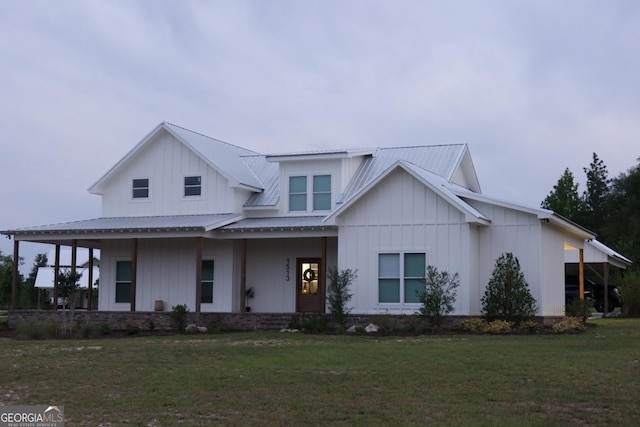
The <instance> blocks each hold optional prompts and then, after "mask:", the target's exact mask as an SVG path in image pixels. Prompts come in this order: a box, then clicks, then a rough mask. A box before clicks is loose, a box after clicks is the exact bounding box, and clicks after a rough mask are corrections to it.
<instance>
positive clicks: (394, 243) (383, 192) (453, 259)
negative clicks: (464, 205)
mask: <svg viewBox="0 0 640 427" xmlns="http://www.w3.org/2000/svg"><path fill="white" fill-rule="evenodd" d="M336 223H337V224H338V225H339V227H340V231H339V241H338V265H339V268H340V269H347V268H350V269H352V270H357V278H356V280H355V281H354V283H353V285H352V293H353V299H352V301H351V303H352V307H353V313H361V314H373V313H384V312H389V313H393V314H400V313H404V314H412V313H415V312H416V310H417V309H418V308H419V304H381V303H379V302H378V254H380V253H396V252H425V253H426V264H427V265H434V266H435V267H437V268H438V270H439V271H448V272H450V273H451V274H453V273H456V272H457V273H458V274H459V276H460V283H461V286H460V288H458V298H457V300H456V303H455V314H467V313H468V312H469V309H470V307H469V297H470V280H471V277H472V276H475V274H474V272H473V271H472V269H473V268H475V266H474V263H473V262H472V261H471V257H472V256H475V253H474V251H473V250H472V247H471V243H470V242H471V241H473V240H474V237H473V236H472V234H473V233H475V231H474V230H472V228H471V227H470V225H469V224H468V223H466V221H465V216H464V214H463V213H461V212H460V211H459V210H458V209H457V208H455V207H454V206H452V205H451V204H450V203H449V202H447V201H446V200H445V199H444V198H442V197H440V196H439V195H437V194H436V193H435V192H433V191H432V190H431V189H429V188H428V187H426V186H425V185H424V184H423V183H422V182H420V181H419V180H417V179H415V178H414V177H413V176H411V175H410V174H408V173H407V172H405V171H403V170H396V171H394V172H392V173H391V174H390V175H388V176H387V178H386V179H385V180H383V181H382V182H380V183H378V184H377V185H376V186H374V187H373V188H372V189H370V190H369V191H368V192H367V194H366V195H364V196H363V197H362V198H361V199H360V200H358V201H356V202H355V203H354V204H353V205H352V206H350V207H349V208H348V209H346V210H345V212H343V213H342V214H340V215H339V217H338V218H337V219H336Z"/></svg>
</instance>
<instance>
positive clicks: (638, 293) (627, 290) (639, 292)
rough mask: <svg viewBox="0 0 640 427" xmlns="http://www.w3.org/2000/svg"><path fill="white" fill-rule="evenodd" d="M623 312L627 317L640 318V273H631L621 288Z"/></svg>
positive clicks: (628, 273) (625, 278) (624, 279)
mask: <svg viewBox="0 0 640 427" xmlns="http://www.w3.org/2000/svg"><path fill="white" fill-rule="evenodd" d="M620 296H621V297H622V312H623V313H624V314H625V315H627V316H640V273H638V272H637V271H629V272H627V273H626V274H625V276H624V278H623V279H622V283H621V286H620Z"/></svg>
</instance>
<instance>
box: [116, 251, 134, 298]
mask: <svg viewBox="0 0 640 427" xmlns="http://www.w3.org/2000/svg"><path fill="white" fill-rule="evenodd" d="M132 272H133V269H132V264H131V261H117V262H116V302H122V303H130V302H131V282H132V279H133V274H132Z"/></svg>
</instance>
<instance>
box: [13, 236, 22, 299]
mask: <svg viewBox="0 0 640 427" xmlns="http://www.w3.org/2000/svg"><path fill="white" fill-rule="evenodd" d="M19 260H20V241H19V240H17V239H16V238H15V236H13V276H12V277H11V310H15V309H16V306H17V303H18V274H19V273H20V272H19V269H18V266H19V264H20V263H19V262H18V261H19Z"/></svg>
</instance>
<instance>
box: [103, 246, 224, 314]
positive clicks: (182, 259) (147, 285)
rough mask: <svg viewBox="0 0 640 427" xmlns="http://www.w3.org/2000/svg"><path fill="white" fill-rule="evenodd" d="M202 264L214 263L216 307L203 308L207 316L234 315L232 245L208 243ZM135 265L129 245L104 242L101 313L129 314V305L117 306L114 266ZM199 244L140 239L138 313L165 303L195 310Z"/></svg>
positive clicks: (121, 304)
mask: <svg viewBox="0 0 640 427" xmlns="http://www.w3.org/2000/svg"><path fill="white" fill-rule="evenodd" d="M203 259H205V260H209V259H213V260H214V284H213V300H214V302H213V304H202V305H201V311H203V312H208V311H211V312H230V311H232V306H233V292H234V290H233V289H234V280H233V268H232V263H233V245H232V243H231V242H228V241H219V240H207V239H205V240H204V244H203ZM130 260H131V241H130V240H104V241H103V246H102V259H101V267H100V276H101V277H100V287H99V301H98V309H99V310H114V311H129V310H130V307H131V306H130V304H129V303H118V304H116V302H115V298H116V297H115V283H116V262H117V261H130ZM196 264H197V263H196V241H195V239H140V240H138V265H137V267H138V271H137V283H136V291H137V293H136V310H138V311H153V309H154V307H153V306H154V302H155V301H156V300H163V301H164V306H165V310H171V307H172V306H174V305H177V304H187V306H188V307H189V309H190V310H191V311H195V302H196V270H197V268H198V266H197V265H196Z"/></svg>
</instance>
